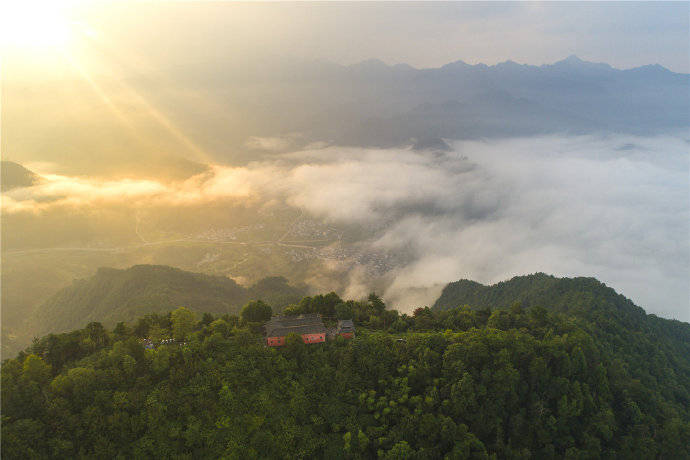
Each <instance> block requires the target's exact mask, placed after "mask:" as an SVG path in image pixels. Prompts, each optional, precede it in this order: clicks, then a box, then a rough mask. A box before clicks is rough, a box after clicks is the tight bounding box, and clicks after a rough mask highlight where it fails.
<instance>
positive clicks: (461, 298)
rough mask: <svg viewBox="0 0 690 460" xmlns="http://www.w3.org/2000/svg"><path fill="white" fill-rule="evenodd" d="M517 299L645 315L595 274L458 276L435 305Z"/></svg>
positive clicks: (503, 304)
mask: <svg viewBox="0 0 690 460" xmlns="http://www.w3.org/2000/svg"><path fill="white" fill-rule="evenodd" d="M516 302H517V303H519V304H520V306H522V307H523V308H526V307H533V306H540V307H544V308H549V309H553V310H558V311H573V310H578V311H589V310H592V309H593V308H600V309H606V310H613V311H618V312H620V313H622V314H624V315H630V316H633V317H642V316H644V315H645V312H644V310H643V309H642V308H640V307H638V306H636V305H635V304H634V303H633V302H632V301H630V300H629V299H627V298H626V297H625V296H623V295H621V294H618V293H616V291H614V290H613V289H611V288H610V287H608V286H606V285H605V284H604V283H602V282H600V281H598V280H597V279H596V278H584V277H577V278H556V277H555V276H551V275H547V274H545V273H535V274H532V275H525V276H516V277H514V278H512V279H510V280H508V281H502V282H500V283H496V284H494V285H491V286H485V285H483V284H480V283H477V282H476V281H470V280H459V281H456V282H454V283H450V284H448V285H447V286H446V287H445V288H444V289H443V292H442V293H441V296H440V297H439V298H438V300H436V303H434V308H435V309H446V308H452V307H457V306H458V305H471V306H473V307H489V308H507V307H510V306H511V305H513V304H514V303H516Z"/></svg>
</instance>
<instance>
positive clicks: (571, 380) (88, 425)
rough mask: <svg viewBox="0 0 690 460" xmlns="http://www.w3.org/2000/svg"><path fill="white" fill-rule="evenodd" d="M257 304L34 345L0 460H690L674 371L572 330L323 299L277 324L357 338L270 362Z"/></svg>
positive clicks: (507, 318)
mask: <svg viewBox="0 0 690 460" xmlns="http://www.w3.org/2000/svg"><path fill="white" fill-rule="evenodd" d="M266 307H268V310H269V311H270V310H271V308H270V306H268V305H267V304H265V303H263V302H252V303H251V304H249V305H247V306H246V307H245V308H244V309H243V310H242V313H241V314H240V316H232V315H224V316H222V317H215V316H213V315H211V314H204V315H203V316H202V317H197V316H196V315H195V314H194V313H192V312H191V311H189V310H187V309H184V308H179V309H177V310H175V311H173V312H171V313H169V314H166V315H158V314H156V315H148V316H147V317H144V318H141V319H139V320H138V321H136V322H134V323H131V324H124V323H120V324H118V325H117V326H116V327H115V328H114V329H113V330H107V329H105V328H103V327H102V326H101V325H100V324H99V323H91V324H89V326H88V327H86V328H84V329H81V330H78V331H74V332H71V333H67V334H59V335H52V336H49V337H46V338H43V339H41V340H38V341H36V342H35V343H34V345H33V346H32V347H30V349H28V350H27V351H26V352H23V353H21V354H20V355H19V356H18V357H17V358H16V359H10V360H6V361H5V362H4V363H3V365H2V454H3V456H4V458H8V459H11V458H48V457H55V458H189V459H191V458H219V457H225V458H242V459H244V458H302V457H316V458H385V459H405V458H409V459H435V458H458V459H461V458H673V459H678V458H688V457H690V450H689V447H688V442H687V440H688V439H690V414H689V410H688V407H689V404H688V402H689V401H690V400H689V399H688V393H689V392H690V385H688V382H687V381H686V380H683V379H682V378H680V376H681V375H682V373H683V370H682V369H681V368H678V367H675V365H674V363H672V362H670V363H664V362H659V363H657V365H658V366H668V368H667V369H666V374H663V375H656V376H655V379H656V382H655V386H649V383H650V382H647V381H644V380H640V379H639V378H636V377H635V376H633V375H631V374H630V372H629V369H630V368H631V367H634V366H632V364H633V363H630V362H629V361H627V360H628V359H630V356H629V355H627V354H619V353H618V351H617V348H616V347H612V346H610V344H609V343H608V342H606V341H605V340H603V339H602V338H598V337H597V336H595V335H593V334H592V333H590V332H588V330H587V329H588V328H589V327H590V325H589V323H588V322H587V321H586V320H584V319H580V318H577V317H569V316H565V315H564V314H562V313H554V312H550V311H548V310H546V309H544V308H539V307H532V308H523V307H522V306H521V305H519V304H515V305H514V306H513V307H512V308H510V309H507V310H495V311H492V310H490V309H481V310H473V309H471V308H469V307H460V308H453V309H449V310H446V311H434V310H432V309H429V308H420V309H417V310H415V311H414V313H413V314H412V315H399V314H398V313H397V312H395V311H392V310H387V309H386V307H385V304H383V302H382V301H381V299H380V298H378V297H377V296H375V295H372V296H370V297H369V298H368V299H367V300H365V301H359V302H352V301H347V302H344V301H342V299H340V298H338V296H336V295H335V294H327V295H324V296H314V297H308V298H305V299H303V300H302V301H301V302H299V303H297V304H294V305H292V306H290V307H289V309H288V313H291V314H298V313H311V312H316V313H322V314H324V315H331V317H333V318H337V317H344V316H347V315H351V316H352V317H353V318H354V319H355V321H356V324H357V327H358V334H357V338H355V339H353V340H349V341H348V340H342V339H338V340H335V341H331V342H327V343H322V344H314V345H306V344H304V343H302V341H301V340H299V338H297V337H289V339H288V343H287V345H286V346H285V347H282V348H280V349H274V348H269V347H265V346H264V345H263V344H262V340H261V335H260V334H259V333H257V332H253V326H254V325H255V323H256V319H257V318H258V319H261V318H262V317H265V315H266V314H267V310H266ZM255 315H259V316H255ZM262 315H263V316H262ZM254 330H255V329H254ZM625 333H626V331H625V330H620V331H618V335H617V337H621V338H623V337H625ZM166 338H170V339H173V341H172V342H169V343H168V342H164V343H163V344H161V341H162V340H163V339H166ZM637 338H638V337H632V338H631V339H630V340H637ZM143 339H151V340H154V339H155V340H156V341H158V342H157V343H158V345H157V346H156V347H155V348H153V349H145V348H144V346H143ZM621 340H623V339H621ZM657 346H659V347H662V348H663V347H664V345H661V344H659V345H657ZM648 347H652V348H648ZM653 347H654V344H653V343H652V344H647V343H645V344H644V345H643V348H644V349H645V350H646V351H647V352H650V353H651V354H650V356H651V360H652V361H654V360H657V359H660V358H658V356H672V355H668V353H673V350H667V349H664V350H655V349H654V348H653ZM675 358H676V360H677V363H681V362H682V359H683V358H682V357H679V356H676V357H675ZM677 363H676V364H677Z"/></svg>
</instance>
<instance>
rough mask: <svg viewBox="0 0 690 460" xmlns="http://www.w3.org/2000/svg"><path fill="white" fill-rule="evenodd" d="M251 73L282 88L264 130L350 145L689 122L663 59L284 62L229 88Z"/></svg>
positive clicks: (679, 85)
mask: <svg viewBox="0 0 690 460" xmlns="http://www.w3.org/2000/svg"><path fill="white" fill-rule="evenodd" d="M277 70H280V72H278V71H277ZM250 81H252V82H253V81H258V82H261V85H262V87H265V88H271V89H272V90H275V89H279V88H280V89H282V90H283V91H278V92H275V93H274V92H270V93H269V94H268V95H267V96H266V98H264V99H262V101H261V107H262V108H261V107H259V106H258V103H257V107H256V109H257V110H259V111H261V113H262V118H261V120H262V123H264V124H263V125H262V129H260V131H262V132H266V133H267V135H268V133H271V135H280V133H290V132H300V133H303V134H304V135H305V139H307V140H324V139H327V140H329V141H332V142H334V143H336V144H342V145H363V146H381V147H386V146H397V145H401V144H405V143H408V142H409V141H410V139H424V138H439V139H476V138H497V137H499V138H500V137H512V136H530V135H541V134H552V133H559V134H585V133H607V132H616V133H630V134H637V135H649V134H655V133H663V132H668V131H673V130H677V129H681V128H685V127H688V126H690V91H688V88H690V75H688V74H680V73H674V72H671V71H670V70H668V69H666V68H664V67H662V66H660V65H658V64H653V65H647V66H642V67H636V68H633V69H626V70H620V69H616V68H614V67H612V66H610V65H609V64H605V63H593V62H587V61H584V60H582V59H580V58H578V57H577V56H570V57H568V58H566V59H563V60H561V61H558V62H555V63H553V64H546V65H541V66H535V65H529V64H518V63H515V62H513V61H506V62H502V63H499V64H496V65H491V66H489V65H486V64H468V63H465V62H463V61H455V62H452V63H449V64H446V65H444V66H441V67H437V68H423V69H416V68H414V67H411V66H409V65H406V64H396V65H387V64H385V63H384V62H382V61H380V60H376V59H372V60H367V61H363V62H360V63H357V64H352V65H347V66H345V65H340V64H335V63H332V62H328V61H323V60H320V61H289V60H285V61H276V62H272V63H271V64H270V65H266V64H264V65H258V66H256V67H254V68H252V67H249V68H247V69H245V72H244V73H242V74H241V75H236V76H234V75H228V80H226V81H225V83H224V86H226V87H230V88H231V87H233V85H239V86H242V87H244V85H245V84H247V83H248V82H250ZM295 101H300V102H301V103H300V105H299V106H295ZM228 103H232V101H228ZM253 104H254V102H253V101H252V100H246V101H245V107H244V109H243V110H247V111H249V112H253V111H254V109H253V108H252V105H253ZM266 107H270V110H266V109H265V108H266ZM285 113H290V117H289V118H286V117H285V116H284V114H285ZM333 114H337V116H336V117H334V116H333Z"/></svg>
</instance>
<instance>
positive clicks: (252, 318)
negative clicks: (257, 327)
mask: <svg viewBox="0 0 690 460" xmlns="http://www.w3.org/2000/svg"><path fill="white" fill-rule="evenodd" d="M241 315H242V319H243V320H244V321H245V322H249V323H263V322H266V321H268V320H269V319H271V315H273V310H272V309H271V306H270V305H267V304H265V303H263V302H262V301H261V300H254V301H252V302H249V303H248V304H247V305H245V306H244V308H242V313H241Z"/></svg>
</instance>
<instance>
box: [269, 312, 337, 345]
mask: <svg viewBox="0 0 690 460" xmlns="http://www.w3.org/2000/svg"><path fill="white" fill-rule="evenodd" d="M264 329H265V330H266V345H268V346H269V347H279V346H282V345H285V338H286V337H287V335H288V334H298V335H301V336H302V340H303V341H304V343H319V342H325V341H326V326H324V325H323V321H322V320H321V315H318V314H306V315H298V316H276V317H273V318H271V319H270V321H268V322H267V323H266V324H265V325H264Z"/></svg>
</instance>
